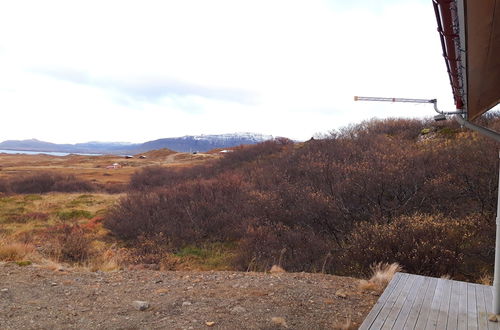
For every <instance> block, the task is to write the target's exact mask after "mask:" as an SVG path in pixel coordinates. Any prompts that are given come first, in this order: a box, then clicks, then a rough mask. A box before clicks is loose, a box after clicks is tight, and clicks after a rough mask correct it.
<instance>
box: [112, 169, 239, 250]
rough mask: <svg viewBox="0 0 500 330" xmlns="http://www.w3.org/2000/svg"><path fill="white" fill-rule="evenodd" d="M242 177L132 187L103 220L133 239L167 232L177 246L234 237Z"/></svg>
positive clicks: (116, 233) (171, 242)
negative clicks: (145, 188)
mask: <svg viewBox="0 0 500 330" xmlns="http://www.w3.org/2000/svg"><path fill="white" fill-rule="evenodd" d="M243 186H244V185H243V182H242V181H241V178H240V177H238V176H235V175H225V176H223V177H218V178H216V179H211V180H198V181H193V182H187V183H184V184H180V185H176V186H173V187H170V188H162V189H158V190H155V191H152V192H148V193H130V194H129V195H128V196H127V197H125V198H123V199H122V200H121V201H120V202H119V203H118V205H117V206H116V207H114V208H113V209H112V210H111V211H110V212H109V214H108V215H107V217H106V219H105V221H104V225H105V227H106V228H108V229H109V230H110V231H111V233H113V234H114V235H116V236H118V237H120V238H122V239H126V240H130V239H137V238H138V237H140V236H144V237H148V238H149V237H153V236H156V235H158V234H160V233H161V234H162V235H164V237H165V242H166V243H168V244H172V246H175V247H181V246H182V245H184V244H198V243H200V242H215V241H231V240H234V239H236V238H238V237H240V236H241V234H242V232H243V230H242V229H241V227H242V226H243V225H244V215H245V212H244V205H245V201H246V199H247V196H246V192H245V189H244V187H243Z"/></svg>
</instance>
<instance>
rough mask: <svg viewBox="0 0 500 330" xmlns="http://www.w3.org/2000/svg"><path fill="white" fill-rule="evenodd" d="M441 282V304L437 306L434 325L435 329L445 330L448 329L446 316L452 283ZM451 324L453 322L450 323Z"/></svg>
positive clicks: (447, 314)
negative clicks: (436, 316) (442, 286)
mask: <svg viewBox="0 0 500 330" xmlns="http://www.w3.org/2000/svg"><path fill="white" fill-rule="evenodd" d="M441 281H443V285H444V289H443V296H442V297H441V303H440V306H439V312H438V318H437V323H436V329H438V330H446V328H447V327H448V316H449V311H450V298H451V288H452V285H453V281H450V280H446V279H441ZM452 322H453V321H452Z"/></svg>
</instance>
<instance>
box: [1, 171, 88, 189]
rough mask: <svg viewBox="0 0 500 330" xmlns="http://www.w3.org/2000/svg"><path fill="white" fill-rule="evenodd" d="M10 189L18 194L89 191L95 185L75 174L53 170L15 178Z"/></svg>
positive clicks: (11, 181)
mask: <svg viewBox="0 0 500 330" xmlns="http://www.w3.org/2000/svg"><path fill="white" fill-rule="evenodd" d="M9 186H10V190H11V191H12V192H14V193H17V194H41V193H47V192H51V191H59V192H89V191H94V190H95V186H94V185H92V184H91V183H90V182H87V181H84V180H80V179H77V178H76V177H75V176H73V175H61V174H56V173H51V172H41V173H36V174H32V175H26V176H22V177H18V178H13V179H11V180H10V182H9Z"/></svg>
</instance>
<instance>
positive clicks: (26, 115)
mask: <svg viewBox="0 0 500 330" xmlns="http://www.w3.org/2000/svg"><path fill="white" fill-rule="evenodd" d="M441 54H442V51H441V49H440V43H439V37H438V34H437V32H436V22H435V17H434V12H433V8H432V1H430V0H399V1H396V0H380V1H373V0H359V1H356V0H353V1H346V0H303V1H294V0H282V1H281V0H247V1H239V0H182V1H181V0H176V1H174V0H172V1H167V0H163V1H145V0H140V1H139V0H138V1H124V0H118V1H110V0H108V1H102V0H101V1H89V0H86V1H68V0H63V1H50V0H49V1H47V0H46V1H39V0H35V1H23V0H17V1H2V2H0V114H1V117H0V141H3V140H7V139H29V138H37V139H40V140H44V141H50V142H57V143H62V142H66V143H75V142H85V141H96V140H98V141H128V142H143V141H147V140H152V139H157V138H163V137H173V136H182V135H192V134H216V133H231V132H257V133H263V134H272V135H274V136H286V137H290V138H293V139H299V140H302V139H308V138H310V137H311V136H313V135H314V134H316V133H326V132H328V131H330V130H332V129H335V128H339V127H343V126H346V125H348V124H350V123H358V122H360V121H362V120H366V119H370V118H373V117H378V118H382V117H394V116H400V117H425V116H432V115H433V114H434V112H433V110H432V107H431V106H430V105H405V104H389V103H367V102H354V101H353V96H354V95H362V96H387V97H410V98H438V101H439V104H440V106H441V107H442V108H443V110H453V109H454V106H453V100H452V95H451V88H450V86H449V82H448V77H447V75H446V69H445V64H444V60H443V58H442V56H441Z"/></svg>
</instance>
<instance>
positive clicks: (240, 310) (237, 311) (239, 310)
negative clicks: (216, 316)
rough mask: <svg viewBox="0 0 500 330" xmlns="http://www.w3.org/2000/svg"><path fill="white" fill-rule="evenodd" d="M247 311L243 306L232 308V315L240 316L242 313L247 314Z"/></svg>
mask: <svg viewBox="0 0 500 330" xmlns="http://www.w3.org/2000/svg"><path fill="white" fill-rule="evenodd" d="M246 311H247V310H246V309H245V308H243V307H241V306H234V307H233V308H231V313H233V314H240V313H245V312H246Z"/></svg>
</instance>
